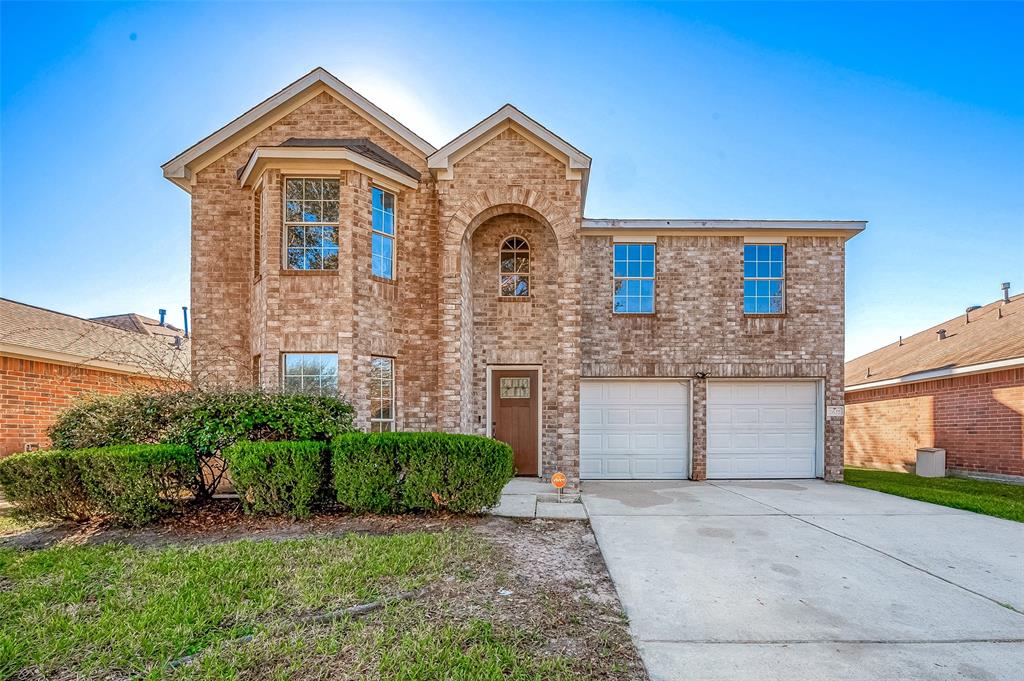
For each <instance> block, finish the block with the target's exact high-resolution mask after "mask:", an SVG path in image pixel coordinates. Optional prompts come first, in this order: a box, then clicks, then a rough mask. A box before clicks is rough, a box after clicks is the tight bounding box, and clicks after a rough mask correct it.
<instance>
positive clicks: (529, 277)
mask: <svg viewBox="0 0 1024 681" xmlns="http://www.w3.org/2000/svg"><path fill="white" fill-rule="evenodd" d="M509 239H521V240H522V242H523V243H524V244H526V251H525V252H526V257H527V262H528V263H529V266H528V268H527V270H526V274H522V273H520V272H502V271H501V254H502V253H505V252H506V250H505V242H506V241H508V240H509ZM507 252H508V253H518V252H520V251H507ZM506 275H508V276H519V277H523V278H524V279H526V295H525V296H506V295H504V294H503V293H502V292H501V278H502V277H503V276H506ZM498 297H499V298H505V299H509V298H515V299H520V300H526V299H529V298H531V297H533V247H532V246H531V245H530V240H529V239H527V238H526V237H525V236H522V235H520V234H509V235H508V236H505V237H502V239H501V243H500V244H498Z"/></svg>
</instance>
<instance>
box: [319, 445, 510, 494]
mask: <svg viewBox="0 0 1024 681" xmlns="http://www.w3.org/2000/svg"><path fill="white" fill-rule="evenodd" d="M331 449H332V454H331V467H332V475H333V481H334V489H335V492H336V494H337V499H338V502H339V503H341V504H342V505H344V506H346V507H347V508H350V509H352V510H354V511H360V512H372V513H401V512H404V511H417V510H438V509H448V510H450V511H455V512H458V513H477V512H479V511H481V510H483V509H485V508H489V507H491V506H494V505H495V504H497V503H498V500H499V499H500V497H501V490H502V488H504V486H505V485H506V483H508V481H509V480H511V479H512V476H513V475H514V474H515V466H514V463H513V455H512V448H511V447H509V446H508V445H507V444H505V443H503V442H499V441H498V440H492V439H490V438H485V437H479V436H476V435H451V434H448V433H372V434H366V433H349V434H346V435H342V436H340V437H338V438H336V439H335V440H334V441H333V442H332V445H331Z"/></svg>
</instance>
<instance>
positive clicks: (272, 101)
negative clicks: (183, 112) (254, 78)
mask: <svg viewBox="0 0 1024 681" xmlns="http://www.w3.org/2000/svg"><path fill="white" fill-rule="evenodd" d="M318 84H321V85H323V86H325V87H327V88H329V89H331V90H333V91H334V92H335V93H336V94H337V95H339V96H340V97H341V98H342V99H344V100H347V101H348V102H351V103H352V105H353V106H355V107H356V108H357V109H359V110H360V111H361V112H362V113H363V114H364V115H366V116H367V117H369V118H370V119H371V120H373V121H376V122H377V123H379V124H380V125H381V126H383V127H384V128H385V129H386V130H389V131H390V132H391V133H392V134H394V135H395V136H396V137H397V138H398V139H400V140H402V141H404V142H406V143H407V144H409V145H410V146H411V147H412V148H413V149H416V150H417V151H419V152H420V153H422V154H423V155H424V156H428V155H430V154H432V153H433V152H434V151H435V149H434V146H433V145H432V144H430V143H429V142H427V141H426V140H424V139H423V138H422V137H420V136H419V135H417V134H416V133H414V132H413V131H412V130H410V129H409V128H407V127H405V126H404V125H402V124H401V123H399V122H398V121H397V120H396V119H395V118H393V117H392V116H391V115H389V114H387V113H386V112H385V111H384V110H383V109H381V108H380V107H378V106H377V105H376V104H374V103H373V102H371V101H370V100H368V99H366V98H365V97H363V96H362V95H361V94H359V93H358V92H356V91H355V90H353V89H352V88H350V87H349V86H348V85H346V84H345V83H343V82H341V81H340V80H338V78H337V77H335V76H334V75H333V74H331V73H329V72H328V71H327V70H326V69H324V68H321V67H318V68H316V69H314V70H312V71H310V72H309V73H307V74H306V75H305V76H303V77H302V78H299V79H298V80H297V81H295V82H294V83H292V84H291V85H289V86H288V87H286V88H284V89H283V90H281V91H280V92H278V93H277V94H275V95H273V96H272V97H270V98H268V99H266V100H264V101H263V102H261V103H260V104H257V105H256V106H255V107H253V108H252V109H249V111H247V112H245V113H244V114H242V115H241V116H239V117H238V118H236V119H235V120H233V121H231V122H230V123H228V124H227V125H225V126H224V127H223V128H221V129H220V130H217V131H216V132H214V133H212V134H210V135H208V136H207V137H205V138H203V139H202V140H200V141H199V142H197V143H196V144H194V145H192V146H191V147H189V148H188V149H186V150H185V151H183V152H181V153H180V154H178V155H177V156H175V157H174V158H172V159H171V160H170V161H168V162H167V163H164V164H163V165H162V166H161V168H163V171H164V177H166V178H167V179H169V180H170V181H172V182H174V183H175V184H177V185H178V186H179V187H182V188H183V189H186V191H187V190H188V187H189V184H190V183H189V180H190V178H189V177H188V173H189V171H188V168H187V166H188V164H190V163H191V162H192V161H195V160H196V159H198V158H200V157H202V156H203V155H204V154H206V153H208V152H210V151H212V150H213V149H215V148H216V147H217V146H219V145H221V144H223V143H224V142H225V141H226V140H229V139H231V138H232V137H233V136H235V135H237V134H239V133H240V132H243V131H245V130H246V129H247V128H249V127H250V126H252V125H254V124H255V123H257V122H259V121H260V120H261V119H263V118H264V117H267V116H270V115H272V114H273V112H274V110H276V109H278V108H279V107H282V106H284V105H286V104H287V103H288V102H289V101H291V100H292V99H293V98H295V97H298V96H299V95H301V94H302V93H303V92H305V91H306V90H308V89H309V88H312V87H315V86H316V85H318ZM181 180H185V182H182V181H181Z"/></svg>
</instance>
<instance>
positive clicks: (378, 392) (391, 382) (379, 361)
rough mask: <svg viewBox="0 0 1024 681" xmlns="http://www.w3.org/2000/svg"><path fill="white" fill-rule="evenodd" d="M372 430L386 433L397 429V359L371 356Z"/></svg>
mask: <svg viewBox="0 0 1024 681" xmlns="http://www.w3.org/2000/svg"><path fill="white" fill-rule="evenodd" d="M371 361H372V363H373V364H372V366H371V367H370V430H372V431H373V432H374V433H386V432H391V431H393V430H394V429H395V360H393V359H391V358H390V357H373V358H371Z"/></svg>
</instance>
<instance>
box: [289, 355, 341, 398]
mask: <svg viewBox="0 0 1024 681" xmlns="http://www.w3.org/2000/svg"><path fill="white" fill-rule="evenodd" d="M282 363H283V365H284V366H283V372H284V389H285V391H287V392H309V393H314V394H317V395H333V394H336V393H337V392H338V356H337V355H334V354H327V353H324V354H312V353H289V354H286V355H284V359H283V362H282Z"/></svg>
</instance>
